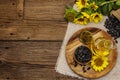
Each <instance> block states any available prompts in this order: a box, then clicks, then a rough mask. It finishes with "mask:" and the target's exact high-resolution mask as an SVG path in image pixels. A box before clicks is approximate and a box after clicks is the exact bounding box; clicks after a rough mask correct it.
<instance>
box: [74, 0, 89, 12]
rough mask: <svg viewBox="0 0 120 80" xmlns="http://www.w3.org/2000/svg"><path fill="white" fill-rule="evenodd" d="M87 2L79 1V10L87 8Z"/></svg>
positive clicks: (77, 3)
mask: <svg viewBox="0 0 120 80" xmlns="http://www.w3.org/2000/svg"><path fill="white" fill-rule="evenodd" d="M87 1H88V0H78V1H77V2H76V5H77V8H78V10H81V9H82V8H84V7H87V5H88V3H87Z"/></svg>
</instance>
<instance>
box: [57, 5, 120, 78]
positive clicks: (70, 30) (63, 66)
mask: <svg viewBox="0 0 120 80" xmlns="http://www.w3.org/2000/svg"><path fill="white" fill-rule="evenodd" d="M74 9H76V6H75V5H74ZM106 18H107V17H106V16H104V17H103V21H102V22H100V23H98V24H95V23H89V24H87V25H85V26H83V25H77V24H74V23H70V22H69V23H68V27H67V31H66V35H65V38H64V41H63V43H62V46H61V49H60V53H59V56H58V59H57V62H56V66H55V70H56V72H58V73H61V74H64V75H68V76H71V77H77V78H79V79H83V77H80V76H79V75H77V74H75V73H74V72H73V71H72V70H71V69H70V67H69V66H68V64H67V61H66V57H65V48H66V43H67V42H68V40H69V38H70V37H71V36H72V35H73V34H74V33H75V32H76V31H78V30H79V29H82V28H86V27H97V28H100V29H103V30H105V31H106V28H105V27H104V22H105V20H106ZM117 47H118V57H117V62H116V65H115V66H114V68H113V69H112V70H111V71H110V72H109V73H108V74H107V75H105V76H103V77H101V78H98V79H95V80H120V50H119V48H120V38H119V39H118V44H117ZM84 79H85V80H87V79H86V78H84Z"/></svg>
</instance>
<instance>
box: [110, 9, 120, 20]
mask: <svg viewBox="0 0 120 80" xmlns="http://www.w3.org/2000/svg"><path fill="white" fill-rule="evenodd" d="M110 14H111V15H113V16H115V17H116V18H117V19H118V20H119V21H120V9H117V10H112V11H111V13H110Z"/></svg>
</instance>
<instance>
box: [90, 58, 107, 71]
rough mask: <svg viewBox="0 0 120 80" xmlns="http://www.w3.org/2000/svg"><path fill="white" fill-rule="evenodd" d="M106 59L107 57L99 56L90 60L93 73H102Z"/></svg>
mask: <svg viewBox="0 0 120 80" xmlns="http://www.w3.org/2000/svg"><path fill="white" fill-rule="evenodd" d="M108 64H109V63H108V58H107V57H103V56H102V57H100V56H93V57H92V60H91V66H92V68H93V69H94V70H95V71H98V72H100V71H102V70H104V69H105V68H106V67H107V66H108Z"/></svg>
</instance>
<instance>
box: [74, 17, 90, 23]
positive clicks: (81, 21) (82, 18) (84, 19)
mask: <svg viewBox="0 0 120 80" xmlns="http://www.w3.org/2000/svg"><path fill="white" fill-rule="evenodd" d="M88 21H89V20H88V18H86V17H84V16H81V17H78V18H75V19H74V23H76V24H82V25H85V24H87V23H88Z"/></svg>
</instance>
